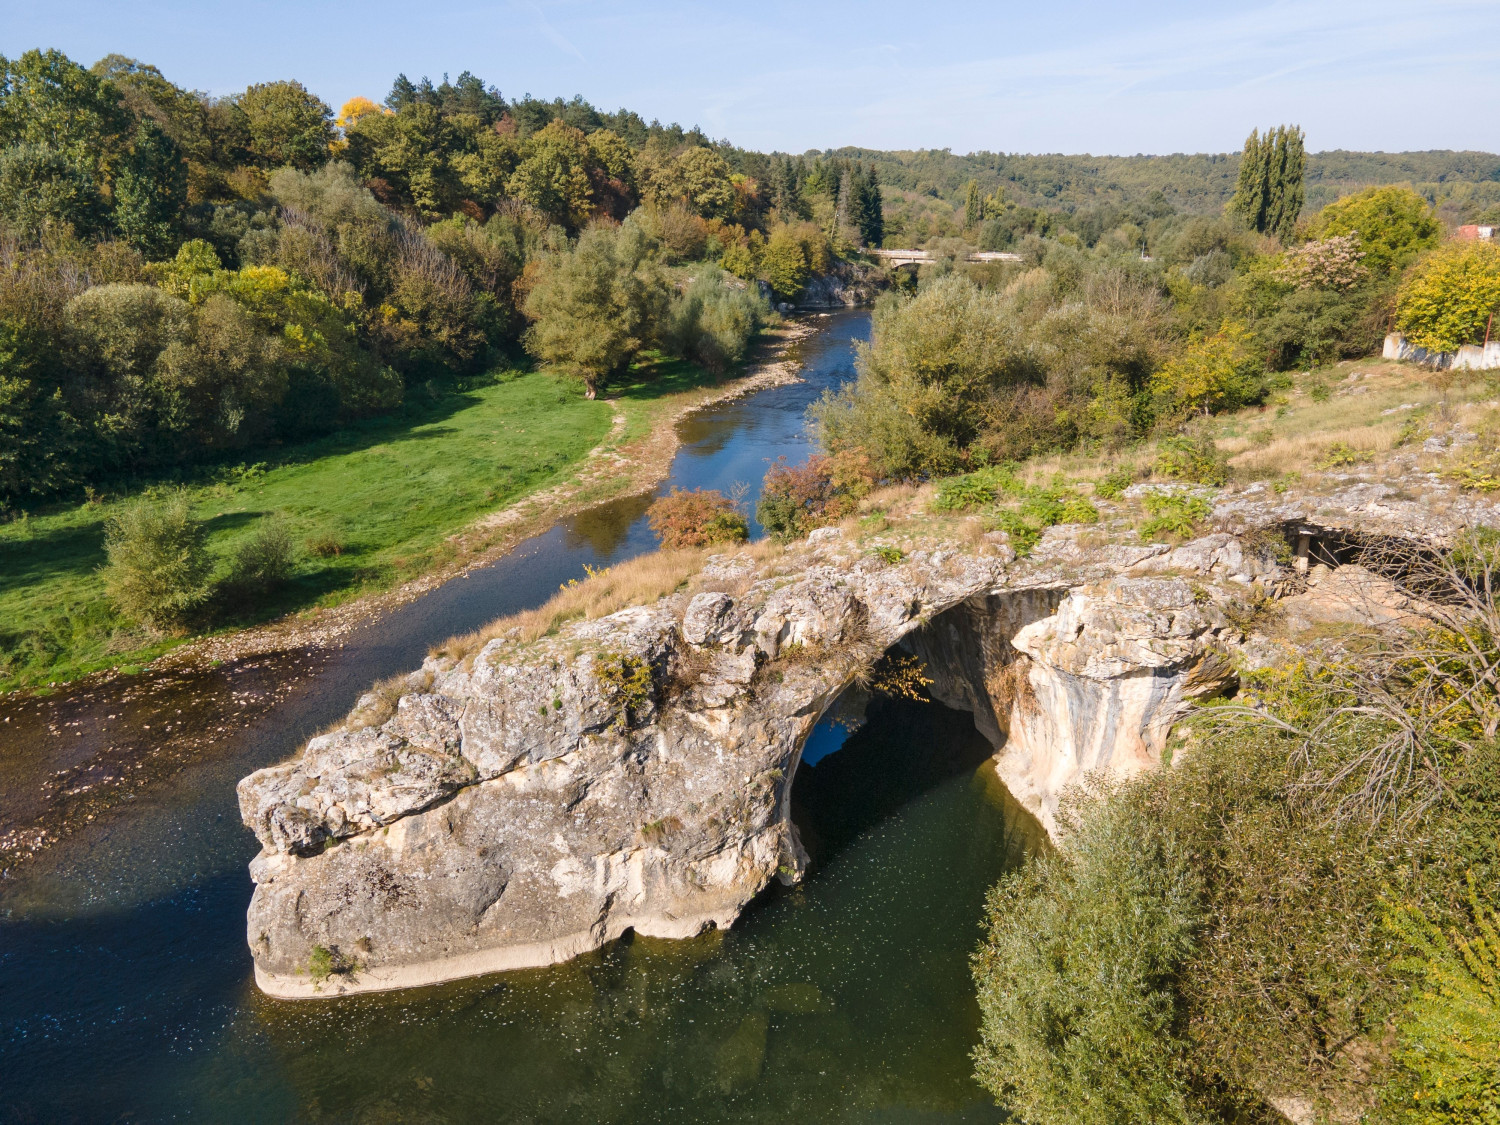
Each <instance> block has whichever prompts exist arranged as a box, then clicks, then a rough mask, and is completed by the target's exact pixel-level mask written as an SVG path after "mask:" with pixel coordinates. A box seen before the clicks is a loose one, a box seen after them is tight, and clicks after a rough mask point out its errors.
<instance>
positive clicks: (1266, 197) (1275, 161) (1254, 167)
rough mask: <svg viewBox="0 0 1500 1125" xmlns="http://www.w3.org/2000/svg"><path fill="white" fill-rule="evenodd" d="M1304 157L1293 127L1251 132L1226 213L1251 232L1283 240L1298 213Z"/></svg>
mask: <svg viewBox="0 0 1500 1125" xmlns="http://www.w3.org/2000/svg"><path fill="white" fill-rule="evenodd" d="M1305 170H1306V153H1305V150H1304V148H1303V134H1302V130H1301V129H1300V128H1298V127H1297V126H1295V125H1278V126H1277V127H1276V128H1275V129H1267V130H1266V133H1265V136H1261V134H1260V130H1258V129H1252V130H1251V131H1250V136H1249V137H1247V138H1246V139H1245V149H1244V152H1243V154H1242V155H1241V156H1240V175H1239V181H1238V183H1237V184H1236V185H1235V189H1234V198H1232V199H1231V200H1230V201H1229V211H1230V213H1232V214H1235V215H1238V216H1239V217H1240V218H1241V219H1243V220H1244V222H1245V225H1246V226H1248V227H1250V228H1251V229H1252V230H1257V231H1261V232H1263V233H1267V234H1275V235H1278V236H1280V237H1282V238H1286V237H1287V236H1288V235H1290V234H1291V232H1292V228H1293V226H1295V225H1296V222H1297V216H1298V215H1300V214H1301V213H1302V203H1303V199H1304V188H1303V177H1304V173H1305Z"/></svg>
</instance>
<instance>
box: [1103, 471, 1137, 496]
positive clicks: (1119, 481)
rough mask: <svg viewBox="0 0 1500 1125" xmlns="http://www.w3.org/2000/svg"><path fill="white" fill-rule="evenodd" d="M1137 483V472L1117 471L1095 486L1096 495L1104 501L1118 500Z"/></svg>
mask: <svg viewBox="0 0 1500 1125" xmlns="http://www.w3.org/2000/svg"><path fill="white" fill-rule="evenodd" d="M1134 483H1135V472H1134V471H1133V470H1131V469H1115V470H1114V471H1113V472H1111V473H1109V474H1108V475H1107V476H1105V477H1104V479H1103V480H1100V481H1098V482H1097V483H1095V485H1094V495H1095V496H1098V497H1100V498H1101V499H1104V500H1118V499H1119V498H1120V497H1121V496H1123V495H1124V493H1125V490H1126V489H1127V488H1129V487H1130V486H1131V485H1132V484H1134Z"/></svg>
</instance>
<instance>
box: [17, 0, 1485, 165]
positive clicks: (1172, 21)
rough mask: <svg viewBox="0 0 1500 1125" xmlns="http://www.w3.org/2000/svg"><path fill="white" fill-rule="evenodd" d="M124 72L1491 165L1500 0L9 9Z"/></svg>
mask: <svg viewBox="0 0 1500 1125" xmlns="http://www.w3.org/2000/svg"><path fill="white" fill-rule="evenodd" d="M36 46H55V47H58V48H60V49H62V50H63V51H66V52H67V53H68V54H69V55H71V56H73V57H74V58H75V59H78V60H79V61H82V62H85V63H89V62H93V61H94V60H95V59H97V58H98V57H99V56H101V55H103V54H106V53H108V52H110V51H118V52H120V53H122V54H126V55H130V56H133V57H135V58H139V59H141V60H143V61H148V62H153V63H155V64H156V65H157V66H159V67H161V68H162V70H163V71H164V72H165V73H166V74H167V76H168V77H170V78H172V79H173V80H174V81H176V82H178V83H179V84H181V85H185V86H190V87H193V88H196V89H202V90H208V91H210V92H212V93H216V94H224V93H231V92H233V91H235V90H238V89H242V88H243V87H244V86H245V85H247V84H248V83H250V82H255V81H266V80H270V79H276V78H286V77H294V78H298V79H300V80H301V81H302V82H304V83H305V84H306V85H307V86H308V87H310V88H311V89H313V90H314V91H316V92H317V93H318V94H320V95H321V96H322V97H323V98H324V99H325V100H327V101H328V102H330V103H331V104H332V105H333V106H334V107H335V108H337V106H338V105H339V104H340V103H341V102H342V101H344V100H345V99H346V98H348V97H350V96H352V95H354V94H364V95H366V96H369V97H373V98H375V99H376V100H379V99H380V98H382V97H383V96H384V95H385V93H386V91H387V90H388V89H389V88H390V83H391V79H392V78H393V77H395V75H396V74H397V73H398V72H405V73H406V74H408V75H409V76H411V77H412V78H419V77H421V76H422V75H424V74H427V75H431V76H432V77H433V78H434V79H436V78H438V77H440V76H441V75H442V74H443V72H445V71H447V72H449V73H450V74H452V75H454V76H456V75H457V74H458V72H459V71H461V70H464V69H469V70H471V71H473V72H474V73H476V74H478V75H479V76H480V77H481V78H483V79H485V81H487V82H489V83H492V84H494V85H496V86H498V87H499V88H500V90H501V91H502V93H504V94H506V95H508V96H515V95H519V94H522V93H525V92H531V93H534V94H536V95H538V96H543V97H552V96H555V95H558V94H561V95H563V96H571V95H573V94H575V93H580V94H582V95H583V96H584V97H586V98H588V99H589V100H590V101H592V102H594V103H595V104H597V105H600V106H602V107H604V108H610V109H612V108H615V107H618V106H627V107H629V108H631V109H634V110H636V111H637V112H639V113H641V114H642V115H643V116H645V117H646V118H647V119H648V120H649V119H650V118H652V117H658V118H660V119H661V120H663V121H680V122H681V123H683V124H684V125H691V124H698V125H701V126H702V127H703V128H704V129H705V130H706V131H707V132H709V133H710V134H712V135H714V136H716V137H725V138H728V139H730V140H732V141H734V142H736V143H738V144H742V145H745V146H747V147H751V148H759V149H780V150H783V151H793V152H797V151H802V150H804V149H808V148H824V147H837V146H840V145H845V144H857V145H866V146H870V147H876V148H917V147H933V148H942V147H948V148H952V149H953V150H955V151H957V152H967V151H972V150H975V149H990V150H994V151H1002V152H1092V153H1126V154H1128V153H1136V152H1202V151H1210V152H1222V151H1226V150H1230V149H1238V148H1239V146H1240V143H1241V142H1242V141H1243V139H1244V136H1245V134H1246V133H1248V132H1249V130H1250V128H1251V126H1254V125H1266V124H1271V123H1276V122H1282V121H1290V122H1298V123H1300V124H1301V125H1302V126H1303V127H1304V129H1306V131H1307V136H1308V146H1309V147H1310V148H1312V149H1315V150H1317V149H1328V148H1355V149H1384V150H1386V151H1395V150H1401V149H1418V148H1472V149H1482V150H1486V151H1489V152H1500V113H1497V112H1496V107H1497V106H1500V65H1497V64H1500V2H1497V0H1488V2H1480V0H1404V2H1397V0H1296V2H1284V0H1278V2H1265V0H1259V2H1250V0H1245V2H1224V3H1214V2H1213V0H1199V2H1197V3H1187V2H1184V0H1160V2H1157V3H1150V4H1142V3H1109V2H1105V0H1028V2H1026V3H1011V2H1009V0H1005V2H991V3H947V4H933V3H912V2H910V0H907V2H904V3H896V2H891V0H867V2H865V3H853V2H842V3H831V2H830V3H819V2H817V0H803V2H800V3H797V2H791V0H762V2H759V3H756V4H744V3H738V4H730V3H719V4H707V3H686V2H683V0H643V2H638V3H632V2H630V0H616V2H614V3H596V2H585V0H491V2H478V0H469V2H464V0H402V2H399V3H397V2H393V0H353V2H350V0H345V2H343V3H339V4H332V3H324V2H322V0H236V2H234V3H221V2H217V0H192V2H189V0H51V2H46V0H0V53H4V54H7V55H15V54H18V53H19V52H21V51H23V50H25V49H26V48H28V47H36Z"/></svg>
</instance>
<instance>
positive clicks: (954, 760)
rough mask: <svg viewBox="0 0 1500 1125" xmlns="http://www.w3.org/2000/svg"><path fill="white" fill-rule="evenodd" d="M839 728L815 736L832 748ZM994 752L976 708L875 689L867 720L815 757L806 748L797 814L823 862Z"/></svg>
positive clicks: (812, 854)
mask: <svg viewBox="0 0 1500 1125" xmlns="http://www.w3.org/2000/svg"><path fill="white" fill-rule="evenodd" d="M835 706H836V707H837V705H835ZM830 728H832V729H830ZM837 729H838V728H837V727H836V726H834V724H833V723H829V722H827V721H826V720H825V723H824V724H820V726H819V729H818V730H816V731H815V732H814V735H813V736H811V737H810V739H809V741H810V742H812V741H814V740H816V741H818V742H819V743H821V744H822V747H821V748H826V746H827V745H828V739H829V736H830V735H832V736H833V737H835V738H836V737H837V733H836V732H837ZM993 753H994V748H993V747H992V746H990V744H989V742H988V741H986V739H985V738H984V736H983V735H981V734H980V733H979V732H978V731H977V730H975V729H974V720H973V717H972V716H971V715H968V714H966V713H964V712H962V711H956V710H954V709H952V708H950V707H945V706H943V705H942V704H941V703H934V702H931V701H925V700H924V701H920V702H919V701H913V700H905V699H892V698H890V697H888V696H883V695H876V696H873V697H872V698H871V699H870V701H869V703H868V705H867V706H866V708H865V715H864V722H863V724H862V725H860V726H859V727H857V728H856V729H855V730H853V731H852V732H851V733H849V734H848V736H847V737H846V738H845V739H844V741H843V744H842V745H841V746H839V747H838V749H837V750H834V751H833V752H831V753H827V754H826V755H824V756H821V757H818V758H816V759H815V760H814V761H812V762H809V761H808V760H807V759H808V758H809V757H811V756H812V755H811V754H804V758H803V761H802V762H801V764H800V765H798V767H797V773H796V775H795V777H794V778H793V780H792V822H793V823H794V824H795V825H796V826H797V831H798V834H799V835H800V836H801V838H802V846H803V847H804V848H806V849H807V853H808V857H809V858H810V859H811V861H812V863H813V865H814V866H819V865H821V864H824V863H826V862H827V861H828V860H829V859H831V858H832V857H833V856H834V855H835V854H837V852H838V851H839V850H840V849H842V848H843V847H845V846H847V845H848V844H849V843H850V842H851V841H853V840H854V839H856V838H857V837H859V836H860V835H861V834H862V833H864V832H866V831H868V830H869V829H870V828H872V827H874V826H875V825H876V824H878V823H880V822H881V821H882V820H885V819H886V818H887V817H889V816H891V815H892V814H893V813H895V812H896V811H897V810H898V809H900V808H901V806H902V805H905V804H906V803H907V802H908V801H911V800H914V799H915V798H917V797H919V796H921V795H922V794H923V793H926V792H928V791H929V790H931V789H933V788H935V787H936V786H938V785H940V784H942V783H943V782H944V781H947V780H948V779H949V778H952V777H957V776H959V775H961V774H970V773H973V772H974V771H975V770H976V769H978V768H979V767H980V766H981V765H983V764H984V763H985V762H986V761H987V760H988V759H989V758H990V756H991V755H992V754H993Z"/></svg>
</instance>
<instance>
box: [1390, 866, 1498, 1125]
mask: <svg viewBox="0 0 1500 1125" xmlns="http://www.w3.org/2000/svg"><path fill="white" fill-rule="evenodd" d="M1468 884H1469V885H1468V898H1469V909H1470V911H1471V914H1472V919H1473V929H1474V931H1476V932H1473V933H1471V934H1470V935H1469V936H1463V935H1461V934H1459V933H1458V932H1457V931H1456V930H1455V931H1454V932H1453V933H1452V935H1451V936H1450V935H1449V934H1445V933H1444V932H1443V931H1442V929H1441V928H1440V927H1438V926H1437V925H1435V924H1434V923H1433V922H1432V921H1430V920H1429V919H1428V917H1427V915H1426V913H1425V912H1424V911H1423V910H1422V908H1421V907H1419V906H1416V905H1412V904H1406V905H1403V906H1400V907H1397V908H1396V909H1395V910H1393V911H1392V912H1391V913H1390V915H1389V916H1388V918H1387V925H1388V926H1389V928H1390V929H1391V930H1392V931H1393V932H1394V933H1395V934H1396V935H1397V936H1398V937H1400V938H1401V939H1402V941H1403V942H1405V944H1406V945H1407V946H1408V948H1409V949H1410V950H1411V953H1412V954H1413V955H1412V956H1411V957H1409V958H1407V959H1406V960H1405V961H1404V962H1403V965H1404V967H1406V968H1408V969H1410V970H1412V971H1414V972H1416V973H1418V974H1420V977H1421V981H1422V983H1421V987H1419V989H1418V990H1417V992H1416V995H1415V996H1413V997H1412V999H1411V1001H1410V1002H1409V1003H1408V1005H1407V1008H1406V1012H1405V1018H1404V1020H1403V1021H1402V1025H1401V1043H1400V1047H1399V1049H1398V1051H1397V1054H1396V1061H1397V1064H1398V1066H1400V1067H1401V1069H1402V1072H1403V1073H1402V1074H1401V1075H1400V1077H1398V1078H1397V1080H1396V1082H1395V1084H1394V1091H1393V1092H1395V1093H1397V1094H1398V1095H1399V1096H1398V1097H1395V1098H1388V1099H1387V1102H1388V1104H1392V1103H1393V1104H1392V1108H1393V1109H1394V1110H1395V1116H1396V1117H1397V1119H1398V1120H1400V1121H1403V1122H1409V1123H1410V1125H1439V1123H1447V1122H1451V1123H1453V1125H1460V1123H1468V1122H1473V1123H1474V1125H1484V1123H1487V1122H1491V1121H1495V1120H1497V1119H1500V916H1497V915H1496V913H1495V911H1494V910H1493V909H1490V908H1487V907H1486V906H1485V905H1484V904H1482V903H1481V902H1480V901H1479V896H1478V894H1477V892H1476V891H1475V888H1474V876H1473V873H1472V872H1471V873H1469V877H1468Z"/></svg>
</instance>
